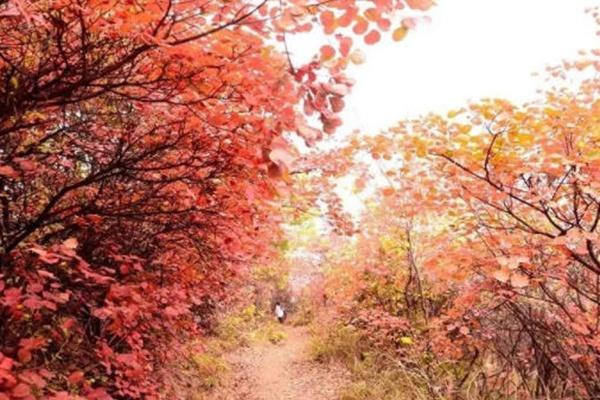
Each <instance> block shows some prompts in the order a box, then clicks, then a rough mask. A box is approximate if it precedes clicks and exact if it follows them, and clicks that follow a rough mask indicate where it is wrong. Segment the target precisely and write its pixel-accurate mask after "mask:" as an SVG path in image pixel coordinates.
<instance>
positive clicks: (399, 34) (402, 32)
mask: <svg viewBox="0 0 600 400" xmlns="http://www.w3.org/2000/svg"><path fill="white" fill-rule="evenodd" d="M407 33H408V29H406V28H405V27H404V26H401V27H399V28H397V29H395V30H394V33H392V39H394V41H396V42H399V41H401V40H402V39H404V38H405V37H406V34H407Z"/></svg>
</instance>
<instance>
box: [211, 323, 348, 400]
mask: <svg viewBox="0 0 600 400" xmlns="http://www.w3.org/2000/svg"><path fill="white" fill-rule="evenodd" d="M284 329H285V332H286V334H287V338H286V339H285V340H284V341H283V342H282V343H279V344H277V345H274V344H271V343H261V344H256V345H254V346H252V347H249V348H245V349H241V350H240V351H238V352H235V353H233V354H231V355H230V356H229V362H230V363H231V365H232V366H233V371H232V376H231V379H230V380H229V383H228V384H227V385H226V387H225V388H223V389H222V390H221V391H220V393H219V394H217V395H215V399H216V400H300V399H301V400H335V399H337V392H338V390H339V388H340V387H341V386H343V384H344V383H345V381H346V380H347V379H348V376H347V373H346V372H345V371H344V369H343V368H342V367H340V366H336V365H324V364H320V363H316V362H314V361H312V360H310V358H309V355H308V346H309V342H310V335H309V333H308V331H307V329H306V328H302V327H290V326H286V327H285V328H284Z"/></svg>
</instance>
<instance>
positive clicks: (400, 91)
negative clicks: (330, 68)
mask: <svg viewBox="0 0 600 400" xmlns="http://www.w3.org/2000/svg"><path fill="white" fill-rule="evenodd" d="M438 3H439V5H438V6H437V7H435V8H434V9H432V10H431V12H429V15H430V16H431V17H432V23H431V24H427V25H422V26H420V27H419V28H418V29H417V30H415V31H412V32H410V33H409V34H408V36H407V37H406V38H405V39H404V40H403V41H401V42H399V43H396V42H392V41H391V40H389V39H388V40H387V41H386V42H383V43H379V44H377V45H375V46H364V50H365V52H366V54H367V61H366V63H364V64H362V65H360V66H357V67H352V68H351V69H350V70H349V74H350V75H351V76H352V77H354V78H356V80H357V84H356V86H355V87H354V89H353V91H352V93H351V94H350V95H349V96H348V97H347V99H346V104H347V108H346V110H345V111H344V115H343V117H344V126H343V127H342V129H341V130H342V132H341V133H342V134H343V133H344V132H348V131H351V130H353V129H360V130H361V131H363V132H367V133H374V132H376V131H378V130H381V129H384V128H386V127H389V126H391V125H394V124H395V122H397V121H398V120H400V119H404V118H411V117H416V116H418V115H419V114H425V113H427V112H430V111H433V112H445V111H447V110H449V109H452V108H457V107H460V106H462V105H464V104H465V103H466V102H467V101H468V100H469V99H472V100H476V99H479V98H482V97H504V98H507V99H510V100H513V101H515V102H521V101H527V100H530V99H533V98H534V97H535V95H536V89H539V88H540V87H542V86H543V84H542V81H541V78H534V77H532V76H531V73H532V72H535V71H538V72H542V71H543V69H544V67H545V66H546V65H548V64H550V63H557V62H559V61H560V60H561V59H563V58H571V57H573V56H575V55H576V53H577V51H578V50H579V49H591V48H594V47H600V46H598V45H599V44H600V43H599V40H598V36H596V34H595V31H596V30H597V29H598V27H597V26H596V25H595V24H594V22H593V19H592V17H591V16H589V15H587V14H585V13H584V8H586V7H588V6H590V5H600V0H595V1H591V0H438ZM386 37H389V34H388V35H386ZM320 39H321V40H322V39H323V38H320ZM310 41H311V40H310V39H309V40H308V41H307V38H306V37H303V38H301V39H300V40H299V41H295V42H292V43H290V45H291V49H290V50H291V51H292V52H293V53H295V56H296V57H298V58H301V57H306V55H307V54H309V53H311V52H312V51H314V50H315V49H314V47H313V48H310V47H311V43H310ZM315 41H316V40H315Z"/></svg>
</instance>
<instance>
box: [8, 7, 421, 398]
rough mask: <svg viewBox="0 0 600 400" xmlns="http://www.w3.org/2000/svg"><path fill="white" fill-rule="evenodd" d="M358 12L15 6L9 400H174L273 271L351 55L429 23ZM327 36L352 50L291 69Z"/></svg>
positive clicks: (332, 120)
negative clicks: (195, 342) (171, 366)
mask: <svg viewBox="0 0 600 400" xmlns="http://www.w3.org/2000/svg"><path fill="white" fill-rule="evenodd" d="M357 3H358V2H354V1H335V2H323V3H318V2H315V3H311V2H306V1H302V0H295V1H286V2H267V1H263V2H245V1H241V0H233V1H209V2H204V1H187V2H174V1H170V0H165V1H142V2H131V1H120V0H116V1H109V0H106V1H104V0H100V1H95V0H94V1H87V0H84V1H71V0H44V1H20V0H4V1H0V187H1V190H0V262H1V265H0V319H1V323H0V338H1V340H0V399H9V398H10V399H13V398H14V399H34V398H52V399H66V398H89V399H108V398H157V397H160V396H161V394H162V395H164V396H166V397H168V396H169V394H168V393H169V387H168V385H165V380H164V379H163V373H164V371H163V366H164V365H166V363H167V362H168V361H169V360H170V359H172V358H173V357H177V355H178V354H179V352H181V351H182V349H183V343H185V342H186V340H187V339H188V338H189V337H190V336H196V335H198V334H199V333H201V331H202V329H203V327H205V324H206V321H207V318H208V316H209V315H208V314H209V313H210V310H211V307H212V306H213V305H214V304H215V303H216V302H219V301H221V300H223V299H225V298H228V297H230V296H232V295H234V293H232V290H231V289H230V288H231V287H232V283H233V282H234V281H235V280H236V277H238V276H240V273H242V272H243V270H244V268H246V267H248V266H249V265H251V264H252V262H256V261H257V260H258V259H259V258H264V257H268V256H269V252H270V251H271V247H270V243H271V242H272V241H273V240H274V238H275V237H276V235H277V232H278V228H277V226H278V225H277V224H278V222H279V221H278V218H277V210H276V209H275V208H274V206H273V203H272V199H274V198H275V197H276V196H277V192H278V190H279V189H281V186H282V185H283V184H284V182H285V180H286V179H287V178H286V177H287V169H288V167H289V165H290V163H291V161H292V159H293V150H292V149H291V148H290V146H289V145H288V144H287V141H286V139H285V138H284V137H283V136H282V135H283V134H284V133H286V132H287V133H294V132H296V133H298V134H299V135H300V136H301V137H302V138H303V139H304V140H306V142H307V143H309V144H312V143H314V142H315V141H316V140H318V139H319V138H320V137H321V136H322V134H321V131H325V132H328V133H331V132H333V131H334V130H335V129H336V127H338V126H339V125H340V124H341V121H340V118H339V116H338V113H339V112H340V111H341V110H342V109H343V106H344V104H343V97H344V96H345V95H346V94H347V93H348V91H349V88H350V86H351V81H350V80H349V79H348V78H346V77H345V76H344V73H343V71H344V69H345V67H346V65H347V64H348V62H360V61H361V55H360V53H359V52H358V50H357V49H355V47H354V46H353V45H352V43H353V40H354V41H358V40H359V39H361V41H364V42H366V43H374V42H376V41H377V40H379V38H380V37H381V35H382V33H385V32H386V31H390V34H391V31H393V30H394V29H399V27H403V26H405V25H406V26H410V25H411V24H414V16H411V17H407V18H405V19H404V20H402V19H401V18H400V16H399V14H398V10H399V9H402V8H404V7H405V6H406V4H404V3H402V2H399V1H391V0H377V1H373V2H372V4H371V3H369V6H368V7H363V6H362V5H360V6H359V5H358V4H357ZM407 3H408V4H407V5H408V6H409V7H410V8H411V9H413V10H414V11H415V12H420V11H422V10H423V11H424V10H426V9H428V8H429V7H430V6H431V2H429V1H408V2H407ZM313 25H315V26H317V27H319V29H320V30H324V31H325V33H326V34H327V35H332V37H335V41H337V45H336V46H335V47H333V46H329V47H324V48H322V49H321V51H320V55H319V56H317V57H315V59H314V60H313V61H312V62H310V63H308V64H306V65H293V64H292V63H291V59H290V58H289V55H288V54H286V50H284V49H286V48H287V42H286V35H294V34H299V33H302V32H308V31H310V30H311V29H312V28H313ZM346 28H347V29H346ZM402 29H408V28H406V27H404V28H402ZM393 35H394V37H395V38H396V39H398V33H394V34H393ZM353 38H354V39H353ZM311 125H312V126H311Z"/></svg>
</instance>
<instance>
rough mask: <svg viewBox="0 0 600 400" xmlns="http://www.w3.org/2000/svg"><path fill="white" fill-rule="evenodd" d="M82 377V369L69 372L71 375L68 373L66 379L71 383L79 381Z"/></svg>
mask: <svg viewBox="0 0 600 400" xmlns="http://www.w3.org/2000/svg"><path fill="white" fill-rule="evenodd" d="M82 379H83V372H82V371H75V372H73V373H71V375H69V377H68V378H67V380H68V381H69V383H70V384H72V385H74V384H76V383H78V382H80V381H81V380H82Z"/></svg>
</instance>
